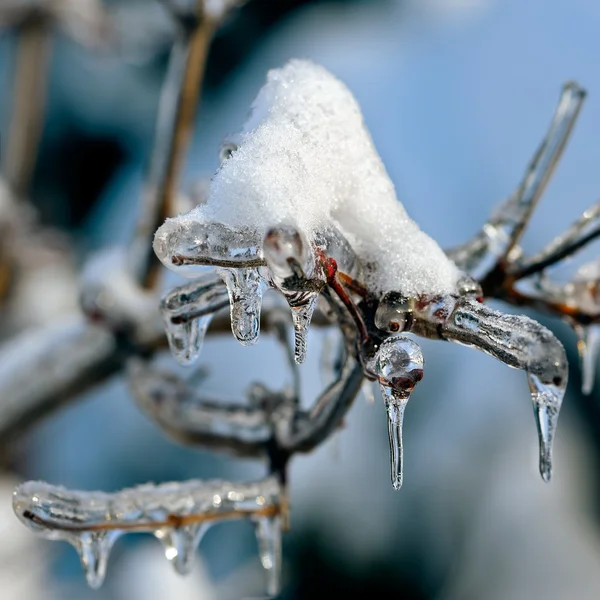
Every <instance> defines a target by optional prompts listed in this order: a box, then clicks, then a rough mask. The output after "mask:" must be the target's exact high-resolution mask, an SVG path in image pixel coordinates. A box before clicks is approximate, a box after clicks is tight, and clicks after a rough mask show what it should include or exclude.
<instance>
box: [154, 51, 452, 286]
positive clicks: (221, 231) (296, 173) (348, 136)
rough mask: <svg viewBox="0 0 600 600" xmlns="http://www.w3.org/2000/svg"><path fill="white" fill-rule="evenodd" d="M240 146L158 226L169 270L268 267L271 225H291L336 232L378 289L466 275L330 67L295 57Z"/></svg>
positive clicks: (309, 232) (256, 109)
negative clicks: (265, 249)
mask: <svg viewBox="0 0 600 600" xmlns="http://www.w3.org/2000/svg"><path fill="white" fill-rule="evenodd" d="M237 141H238V145H237V149H236V150H234V151H232V152H230V153H229V158H227V159H226V160H225V161H224V162H223V164H222V165H221V168H220V169H219V171H218V172H217V173H216V174H215V176H214V178H213V180H212V183H211V187H210V192H209V197H208V201H207V202H206V203H205V204H203V205H201V206H198V207H197V208H196V209H194V210H193V211H191V212H190V213H188V214H186V215H183V216H180V217H177V218H175V219H171V220H168V221H167V222H166V223H165V225H163V227H161V228H160V229H159V230H158V232H157V234H156V239H155V250H156V253H157V255H158V256H159V258H160V259H161V260H162V261H163V262H164V264H165V265H167V266H168V267H170V268H176V269H178V270H180V271H181V270H182V269H181V267H183V266H185V265H183V264H181V262H179V263H178V262H177V261H176V260H174V256H176V255H183V256H186V255H187V256H190V257H196V258H199V259H200V260H204V264H219V263H221V266H233V265H234V264H236V263H237V264H239V263H241V262H244V263H245V264H244V266H251V262H252V261H255V262H256V263H259V262H261V261H262V241H263V239H264V237H265V235H266V233H267V232H268V230H269V229H270V228H271V227H274V226H279V225H289V226H292V227H294V228H296V229H297V230H298V231H300V232H301V233H303V234H304V235H305V236H307V238H308V239H309V241H310V242H313V243H314V242H315V238H316V236H317V235H318V234H324V233H326V232H328V231H330V230H332V229H337V230H339V231H340V232H341V234H342V235H343V236H344V237H345V238H347V240H348V242H349V243H350V245H351V246H352V249H353V250H354V252H355V253H356V255H357V256H358V257H359V260H360V261H361V263H362V264H363V265H365V266H367V268H366V269H365V273H364V276H365V282H366V284H367V285H368V286H369V287H370V288H371V289H373V290H376V291H380V292H382V291H389V290H395V291H401V292H402V293H404V294H406V295H409V296H417V295H422V294H423V295H435V294H443V293H449V292H451V291H452V290H454V288H455V285H456V281H457V279H458V269H457V268H456V267H455V265H454V264H453V263H452V262H451V261H450V260H449V259H447V258H446V256H445V255H444V253H443V252H442V250H441V249H440V248H439V247H438V245H437V244H436V242H435V241H433V240H432V239H431V238H430V237H428V236H427V235H426V234H425V233H423V232H422V231H421V230H420V229H419V227H418V226H417V225H416V224H415V223H414V221H412V220H411V219H410V218H409V216H408V215H407V214H406V211H405V210H404V208H403V206H402V204H401V203H400V202H399V201H398V200H397V198H396V195H395V191H394V186H393V184H392V182H391V181H390V179H389V177H388V175H387V173H386V170H385V167H384V165H383V163H382V161H381V159H380V158H379V156H378V155H377V152H376V150H375V148H374V146H373V141H372V140H371V137H370V135H369V133H368V131H367V130H366V128H365V125H364V123H363V119H362V115H361V112H360V109H359V106H358V104H357V102H356V100H355V99H354V98H353V96H352V94H351V93H350V91H349V90H348V88H347V87H346V86H345V85H344V84H343V83H342V82H340V81H339V80H338V79H336V78H335V77H334V76H333V75H331V74H330V73H328V72H327V71H326V70H325V69H324V68H322V67H320V66H317V65H315V64H313V63H310V62H308V61H300V60H293V61H291V62H289V63H288V64H287V65H286V66H285V67H284V68H282V69H279V70H273V71H270V72H269V75H268V80H267V84H266V85H265V86H264V87H263V88H262V90H261V91H260V92H259V94H258V97H257V98H256V100H255V102H254V104H253V106H252V112H251V115H250V117H249V119H248V121H247V122H246V124H245V126H244V128H243V131H242V133H241V134H240V135H239V136H238V139H237ZM215 227H217V229H215ZM216 238H220V239H219V240H217V239H216ZM225 238H227V239H228V240H230V243H228V244H227V248H228V249H229V252H228V253H227V255H225V254H224V253H223V250H224V245H223V243H222V242H223V240H224V239H225ZM234 241H235V242H234ZM231 242H234V243H231ZM232 248H234V249H235V250H233V251H232V250H231V249H232ZM224 261H226V262H228V263H229V264H223V262H224ZM193 274H194V273H193V272H192V275H193Z"/></svg>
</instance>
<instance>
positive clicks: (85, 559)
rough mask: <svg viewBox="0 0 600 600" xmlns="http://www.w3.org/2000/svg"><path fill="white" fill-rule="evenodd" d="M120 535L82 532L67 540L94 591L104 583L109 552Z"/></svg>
mask: <svg viewBox="0 0 600 600" xmlns="http://www.w3.org/2000/svg"><path fill="white" fill-rule="evenodd" d="M120 535H121V532H120V531H117V530H112V531H84V532H82V533H80V534H79V535H75V536H73V538H72V540H69V541H71V543H72V544H73V546H75V549H76V550H77V552H78V554H79V558H80V559H81V564H82V565H83V568H84V569H85V578H86V580H87V582H88V585H89V586H90V587H91V588H92V589H94V590H97V589H98V588H99V587H100V586H101V585H102V583H103V582H104V578H105V577H106V566H107V564H108V557H109V555H110V551H111V549H112V547H113V544H114V543H115V542H116V540H117V539H118V537H119V536H120Z"/></svg>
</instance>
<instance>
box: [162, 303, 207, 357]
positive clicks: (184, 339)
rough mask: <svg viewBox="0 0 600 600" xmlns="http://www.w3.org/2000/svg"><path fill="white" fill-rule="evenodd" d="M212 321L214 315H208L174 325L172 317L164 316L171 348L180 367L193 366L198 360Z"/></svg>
mask: <svg viewBox="0 0 600 600" xmlns="http://www.w3.org/2000/svg"><path fill="white" fill-rule="evenodd" d="M211 319H212V315H206V316H203V317H197V318H195V319H190V320H189V321H186V322H184V323H173V321H172V318H171V315H168V314H165V315H164V323H165V332H166V334H167V339H168V340H169V347H170V348H171V353H172V354H173V356H174V358H175V360H176V361H177V362H178V363H179V364H180V365H184V366H187V365H191V364H192V363H194V362H195V361H196V360H197V359H198V357H199V356H200V351H201V350H202V344H203V342H204V338H205V337H206V332H207V330H208V326H209V324H210V321H211Z"/></svg>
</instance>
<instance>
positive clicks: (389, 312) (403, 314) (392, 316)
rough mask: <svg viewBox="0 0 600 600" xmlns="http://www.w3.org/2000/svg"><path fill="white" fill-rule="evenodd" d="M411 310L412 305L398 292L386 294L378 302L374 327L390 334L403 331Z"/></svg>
mask: <svg viewBox="0 0 600 600" xmlns="http://www.w3.org/2000/svg"><path fill="white" fill-rule="evenodd" d="M412 310H413V309H412V303H411V302H410V300H409V299H408V298H406V297H405V296H402V294H399V293H398V292H388V293H387V294H385V296H383V298H382V299H381V301H380V302H379V306H378V307H377V311H376V312H375V326H376V327H377V328H378V329H381V330H382V331H388V332H390V333H399V332H401V331H404V330H405V329H406V327H407V324H408V322H409V319H410V318H411V313H412Z"/></svg>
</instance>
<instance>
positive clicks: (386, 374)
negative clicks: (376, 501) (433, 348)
mask: <svg viewBox="0 0 600 600" xmlns="http://www.w3.org/2000/svg"><path fill="white" fill-rule="evenodd" d="M423 365H424V360H423V353H422V352H421V348H420V347H419V346H418V345H417V344H416V342H414V341H413V340H411V339H409V338H407V337H394V338H388V339H387V340H385V341H384V342H382V344H381V346H380V347H379V350H378V351H377V354H376V357H375V372H376V374H377V376H378V378H379V385H380V388H381V394H382V395H383V399H384V401H385V407H386V410H387V415H388V434H389V442H390V463H391V474H392V485H393V486H394V489H395V490H399V489H400V488H401V487H402V479H403V473H402V467H403V452H402V450H403V449H402V424H403V421H404V410H405V408H406V404H407V403H408V400H409V398H410V395H411V393H412V391H413V390H414V388H415V386H416V385H417V383H419V381H421V379H422V378H423Z"/></svg>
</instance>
